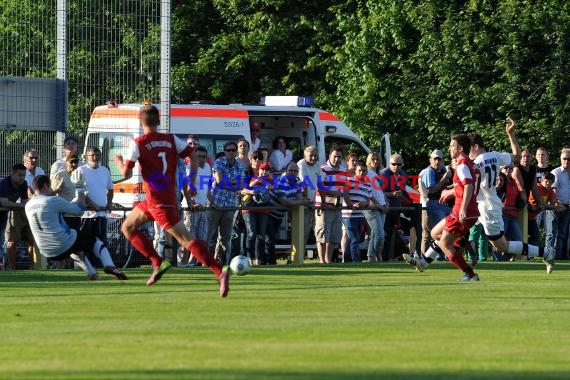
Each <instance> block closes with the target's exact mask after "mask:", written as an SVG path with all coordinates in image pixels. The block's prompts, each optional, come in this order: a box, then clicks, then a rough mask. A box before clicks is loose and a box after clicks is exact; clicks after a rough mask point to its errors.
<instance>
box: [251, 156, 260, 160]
mask: <svg viewBox="0 0 570 380" xmlns="http://www.w3.org/2000/svg"><path fill="white" fill-rule="evenodd" d="M251 159H252V160H259V156H251Z"/></svg>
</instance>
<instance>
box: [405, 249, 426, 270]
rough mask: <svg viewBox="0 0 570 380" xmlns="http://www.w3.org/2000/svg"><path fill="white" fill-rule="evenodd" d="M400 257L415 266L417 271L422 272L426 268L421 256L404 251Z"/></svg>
mask: <svg viewBox="0 0 570 380" xmlns="http://www.w3.org/2000/svg"><path fill="white" fill-rule="evenodd" d="M402 257H403V258H404V260H406V262H407V263H408V264H410V265H411V266H413V267H415V268H416V270H417V271H418V272H423V271H425V270H426V269H427V262H426V261H425V260H424V259H423V258H415V257H412V256H410V255H408V254H407V253H404V254H403V255H402Z"/></svg>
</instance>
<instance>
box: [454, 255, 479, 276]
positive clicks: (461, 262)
mask: <svg viewBox="0 0 570 380" xmlns="http://www.w3.org/2000/svg"><path fill="white" fill-rule="evenodd" d="M449 261H450V262H451V263H452V264H453V265H455V266H456V267H457V268H459V269H460V270H461V271H462V272H463V273H466V274H467V275H472V274H473V273H474V272H473V268H471V266H470V265H469V264H467V262H466V261H465V259H464V258H463V255H462V254H461V253H459V252H453V254H452V255H451V256H449Z"/></svg>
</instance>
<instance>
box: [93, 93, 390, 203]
mask: <svg viewBox="0 0 570 380" xmlns="http://www.w3.org/2000/svg"><path fill="white" fill-rule="evenodd" d="M156 106H157V108H159V109H160V107H159V106H158V105H156ZM141 107H142V104H115V103H113V102H110V103H108V104H107V105H103V106H98V107H96V108H95V109H94V110H93V113H92V114H91V118H90V121H89V126H88V128H87V135H86V140H85V147H88V146H96V147H99V148H100V149H101V152H102V163H101V164H102V165H103V166H106V167H108V168H109V170H110V171H111V176H112V178H113V182H114V200H113V201H114V203H118V204H121V205H122V206H124V207H129V208H130V207H132V205H133V203H136V202H137V201H139V200H140V199H142V197H143V196H144V195H143V194H142V177H141V175H140V171H139V170H138V165H137V166H135V168H134V170H133V176H132V177H131V178H129V179H127V180H124V179H123V178H122V176H121V175H120V172H119V169H118V167H117V165H116V164H115V163H114V162H113V158H114V156H115V155H117V154H121V155H123V156H126V154H127V149H128V145H129V141H131V140H132V139H134V138H135V137H137V136H139V135H141V134H142V133H143V132H142V128H141V125H140V120H139V110H140V108H141ZM253 123H258V124H259V125H261V133H260V135H259V138H260V140H261V144H260V147H265V148H268V149H269V151H271V150H272V144H273V141H274V139H275V138H276V137H278V136H282V137H284V138H285V140H286V142H287V147H288V149H289V150H291V152H292V153H293V160H294V161H298V160H300V159H301V158H303V148H304V147H305V146H306V145H314V146H316V147H317V148H318V151H319V158H318V160H319V163H321V164H322V163H324V162H325V161H326V160H327V153H328V151H329V149H330V147H331V146H333V145H337V146H338V145H340V146H344V147H345V152H355V153H356V154H358V156H359V157H365V156H366V155H367V154H368V153H369V152H370V149H369V148H368V147H367V146H366V145H365V144H364V143H363V142H362V141H361V140H360V138H359V137H358V136H357V135H356V134H355V133H354V132H353V131H352V130H351V129H350V128H349V127H348V126H347V125H346V124H345V123H344V122H343V121H342V120H340V119H339V118H338V117H336V116H335V115H333V114H332V113H330V112H328V111H325V110H322V109H319V108H315V107H314V106H313V101H312V98H310V97H303V96H266V97H263V98H261V101H260V104H258V105H248V104H229V105H213V104H202V103H199V102H198V103H196V104H172V105H171V108H170V133H173V134H175V135H176V136H178V137H179V138H180V139H182V140H183V141H186V137H187V136H188V135H189V134H192V135H196V136H197V137H199V139H200V145H202V146H204V147H205V148H206V149H207V150H208V155H209V158H210V159H212V160H214V159H215V157H216V155H217V154H218V153H221V152H222V151H223V146H224V144H225V143H226V142H228V141H237V140H238V139H240V138H245V139H246V140H247V141H248V142H250V144H251V135H250V126H251V125H252V124H253ZM379 138H381V141H382V151H383V152H384V154H385V156H386V157H389V156H390V154H391V147H390V136H389V135H388V134H385V135H383V136H379ZM384 162H387V161H384Z"/></svg>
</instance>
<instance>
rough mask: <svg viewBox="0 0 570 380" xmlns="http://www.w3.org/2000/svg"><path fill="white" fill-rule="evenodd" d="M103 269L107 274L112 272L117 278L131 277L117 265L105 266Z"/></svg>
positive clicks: (126, 278) (125, 278)
mask: <svg viewBox="0 0 570 380" xmlns="http://www.w3.org/2000/svg"><path fill="white" fill-rule="evenodd" d="M103 270H104V271H105V273H107V274H112V275H113V276H115V277H116V278H117V280H128V279H129V278H128V277H127V275H126V274H124V273H123V272H121V270H120V269H119V268H117V267H110V266H109V267H105V268H103Z"/></svg>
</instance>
